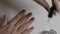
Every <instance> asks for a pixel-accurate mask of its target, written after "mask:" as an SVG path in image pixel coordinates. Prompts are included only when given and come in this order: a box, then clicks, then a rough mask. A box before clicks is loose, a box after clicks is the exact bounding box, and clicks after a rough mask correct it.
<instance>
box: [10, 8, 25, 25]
mask: <svg viewBox="0 0 60 34" xmlns="http://www.w3.org/2000/svg"><path fill="white" fill-rule="evenodd" d="M24 15H25V9H24V10H22V11H21V12H19V13H18V14H17V15H16V17H14V18H13V19H12V20H11V21H10V22H11V23H12V24H11V25H13V24H16V22H17V21H18V20H19V19H21V18H22V17H23V16H24Z"/></svg>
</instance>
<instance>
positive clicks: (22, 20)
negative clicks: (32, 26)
mask: <svg viewBox="0 0 60 34" xmlns="http://www.w3.org/2000/svg"><path fill="white" fill-rule="evenodd" d="M31 16H32V13H29V14H27V15H26V16H25V17H23V18H21V19H20V20H19V21H18V22H17V24H16V25H15V28H16V29H15V30H17V29H18V28H19V27H20V26H21V25H23V24H24V23H25V22H27V21H28V20H29V18H30V17H31Z"/></svg>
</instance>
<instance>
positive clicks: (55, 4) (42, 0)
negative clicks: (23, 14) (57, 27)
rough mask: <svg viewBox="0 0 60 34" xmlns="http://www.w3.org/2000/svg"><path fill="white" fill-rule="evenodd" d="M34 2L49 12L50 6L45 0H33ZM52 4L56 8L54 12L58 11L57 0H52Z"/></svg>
mask: <svg viewBox="0 0 60 34" xmlns="http://www.w3.org/2000/svg"><path fill="white" fill-rule="evenodd" d="M34 1H35V2H36V3H38V4H39V5H41V6H43V7H44V8H45V9H46V10H47V12H48V13H49V12H50V6H49V4H48V3H47V2H46V1H45V0H34ZM52 6H55V8H56V10H55V12H59V11H60V10H59V4H58V0H52Z"/></svg>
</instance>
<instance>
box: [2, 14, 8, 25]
mask: <svg viewBox="0 0 60 34" xmlns="http://www.w3.org/2000/svg"><path fill="white" fill-rule="evenodd" d="M7 24H8V17H7V16H6V15H4V21H3V25H2V26H6V25H7Z"/></svg>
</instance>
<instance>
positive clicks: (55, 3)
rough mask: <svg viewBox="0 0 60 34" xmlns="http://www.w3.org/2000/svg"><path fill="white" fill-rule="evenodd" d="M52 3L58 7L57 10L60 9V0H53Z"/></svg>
mask: <svg viewBox="0 0 60 34" xmlns="http://www.w3.org/2000/svg"><path fill="white" fill-rule="evenodd" d="M52 5H53V6H54V7H55V8H56V10H57V12H59V11H60V9H59V3H58V0H52Z"/></svg>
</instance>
